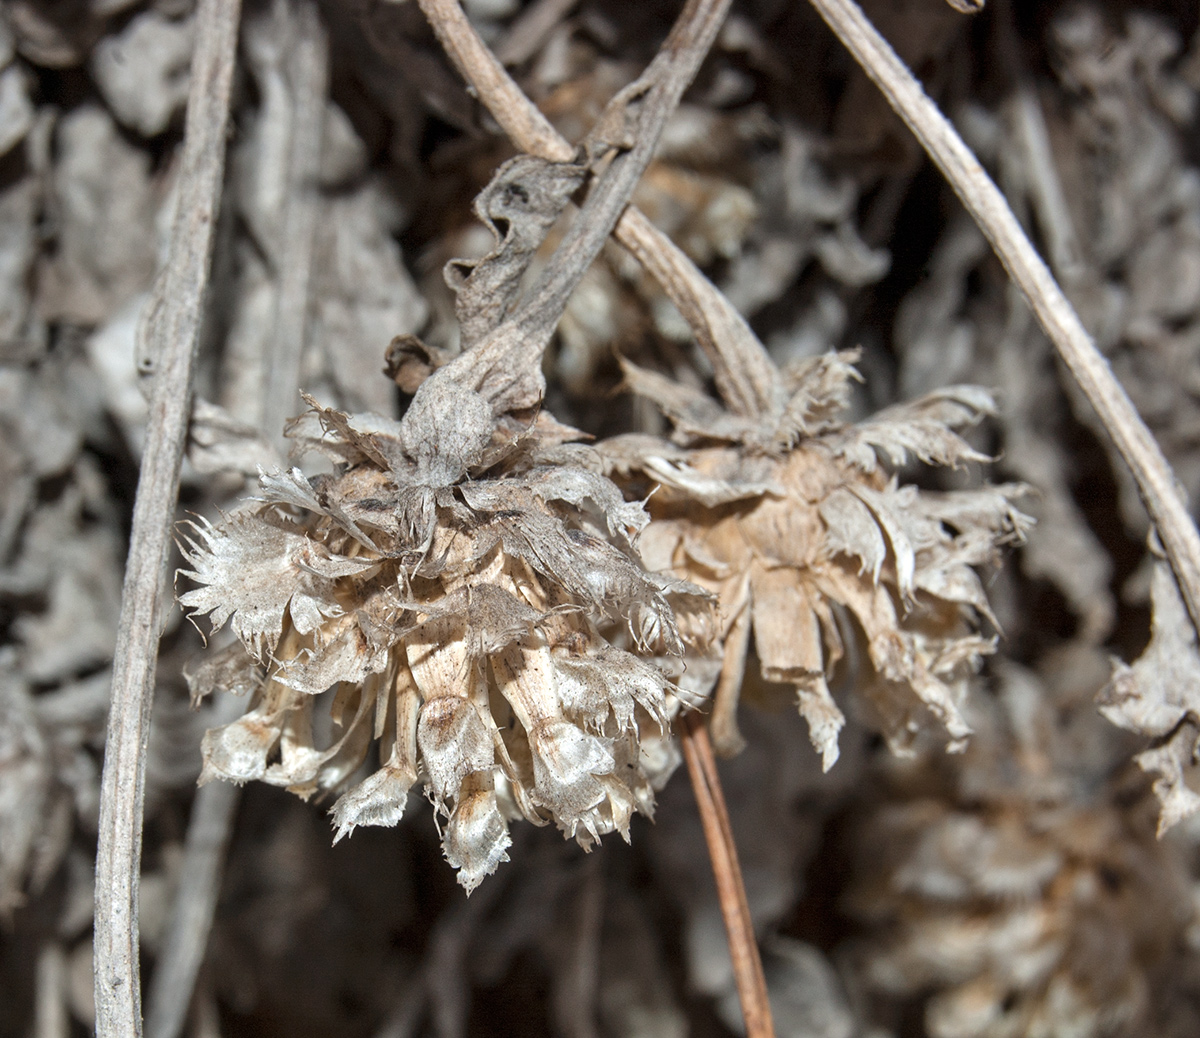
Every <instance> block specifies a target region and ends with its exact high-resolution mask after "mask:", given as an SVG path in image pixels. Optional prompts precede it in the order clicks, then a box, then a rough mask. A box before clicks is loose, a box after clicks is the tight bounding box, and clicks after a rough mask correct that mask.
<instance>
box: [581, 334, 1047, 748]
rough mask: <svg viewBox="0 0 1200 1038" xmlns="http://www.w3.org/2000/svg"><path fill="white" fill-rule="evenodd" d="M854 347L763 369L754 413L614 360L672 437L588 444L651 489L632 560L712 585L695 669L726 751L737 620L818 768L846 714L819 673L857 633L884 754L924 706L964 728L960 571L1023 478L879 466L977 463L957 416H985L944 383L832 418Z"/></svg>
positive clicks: (972, 639)
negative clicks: (950, 483) (936, 478)
mask: <svg viewBox="0 0 1200 1038" xmlns="http://www.w3.org/2000/svg"><path fill="white" fill-rule="evenodd" d="M763 359H764V360H765V354H764V355H763ZM854 359H855V356H854V355H853V354H849V353H846V354H828V355H826V356H823V357H817V358H812V359H809V360H805V361H801V362H799V363H797V364H794V365H792V366H789V367H788V368H787V369H785V370H784V371H782V372H779V373H778V380H777V383H776V385H775V387H774V388H775V393H774V397H775V400H776V401H777V403H776V404H775V406H774V407H773V408H768V409H765V411H764V412H763V413H758V414H733V413H730V412H727V411H726V410H724V409H723V408H722V407H720V406H719V405H718V404H717V403H716V402H714V401H713V400H712V399H711V398H709V397H708V396H706V395H705V394H704V393H702V392H700V391H698V390H695V389H690V388H687V387H684V386H682V385H679V384H677V383H674V382H672V381H671V380H669V379H667V378H665V377H663V376H661V375H657V374H654V373H651V372H647V371H642V370H640V369H638V368H636V367H634V366H633V365H630V364H626V365H625V373H626V380H627V383H628V385H629V386H630V387H631V388H632V389H633V390H634V391H635V392H637V393H640V394H642V395H644V396H647V397H649V398H651V399H653V400H654V401H655V402H657V403H658V404H659V406H660V407H661V408H662V410H663V411H664V412H665V413H666V414H667V416H668V417H669V418H670V419H671V421H672V422H673V423H674V425H675V429H676V438H677V439H678V440H680V441H681V442H682V443H683V444H685V445H686V447H687V450H686V453H684V452H682V451H681V450H680V449H679V448H678V447H674V446H671V445H668V444H660V443H657V442H656V441H654V440H652V439H649V438H646V437H639V438H636V439H631V438H618V439H617V440H615V441H612V442H610V443H609V444H605V445H602V446H601V450H602V451H603V452H604V453H605V456H606V458H607V459H608V460H609V463H610V464H611V465H612V467H613V469H614V470H617V471H622V472H626V473H628V472H631V471H633V470H635V469H636V470H640V472H641V473H642V474H643V475H644V477H646V478H647V479H649V480H652V481H654V482H657V483H658V484H660V486H661V487H662V489H661V490H660V492H659V493H657V494H656V495H655V496H654V497H653V498H652V499H651V502H650V509H651V514H652V516H653V518H654V523H653V525H652V527H651V529H650V531H649V532H648V534H647V536H646V537H644V538H643V540H642V553H643V557H644V558H645V560H646V564H647V566H648V567H649V568H650V569H652V570H659V571H662V572H673V573H675V574H677V575H678V576H680V577H685V578H686V579H688V580H689V581H693V582H695V583H696V584H699V585H701V586H703V587H706V588H708V589H709V590H711V591H712V592H714V593H716V594H717V596H718V598H719V601H720V607H721V621H720V629H719V637H718V638H717V640H716V643H715V647H716V648H717V650H718V651H719V653H721V655H720V658H719V660H718V661H714V662H715V663H716V666H715V667H714V666H711V665H710V666H709V667H708V673H709V674H710V675H712V676H713V677H712V680H713V681H715V684H716V703H715V706H714V712H713V719H712V728H713V738H714V741H715V742H716V744H717V746H718V749H720V750H721V751H722V752H724V753H726V754H729V753H735V752H737V751H738V750H739V749H740V748H741V746H742V739H741V736H740V735H739V733H738V730H737V726H736V720H735V711H736V706H737V700H738V694H739V691H738V690H739V688H740V685H741V681H742V675H743V672H744V670H745V666H746V660H747V658H748V655H749V647H750V639H751V634H752V633H753V637H754V645H755V648H756V650H757V655H758V658H759V661H760V663H761V667H762V674H763V677H764V678H766V679H767V680H769V681H774V682H785V683H788V684H791V685H793V686H794V687H795V689H796V693H797V696H798V698H799V705H800V711H801V713H802V714H803V715H804V716H805V718H806V719H807V720H808V723H809V728H810V733H811V737H812V741H813V745H814V746H815V747H816V748H817V750H818V751H819V752H820V754H821V758H822V762H823V764H824V767H825V768H826V769H828V768H829V767H831V766H832V765H833V763H834V762H835V761H836V760H837V756H838V732H839V731H840V730H841V728H842V726H843V724H844V723H845V718H844V716H843V714H842V711H841V709H840V708H839V707H838V706H837V704H836V703H835V702H834V699H833V696H832V695H831V694H830V689H829V680H830V678H831V677H832V674H833V670H834V668H835V666H836V665H837V664H838V662H839V661H840V660H842V659H843V658H844V657H846V656H847V654H848V653H852V652H853V650H854V646H855V645H856V644H859V643H861V645H862V647H863V648H864V650H865V652H864V653H863V655H864V656H865V658H864V659H863V660H862V663H861V672H860V673H859V675H858V677H857V681H856V688H857V695H856V698H857V701H858V703H859V705H860V706H861V707H862V708H863V710H864V712H865V713H866V715H867V718H868V720H869V721H870V722H871V723H872V724H874V725H875V726H876V727H878V728H879V729H880V730H881V731H882V732H883V733H884V734H885V736H886V737H887V739H888V741H889V744H890V745H891V746H892V748H893V749H894V750H896V751H903V750H905V749H907V748H908V747H909V746H910V745H911V743H912V742H913V740H914V738H915V737H916V736H917V735H918V733H919V732H921V731H922V730H923V729H924V728H926V727H928V722H929V720H930V719H931V718H932V719H935V720H936V721H937V722H938V723H940V725H941V726H942V728H944V730H945V732H946V734H947V735H948V736H949V738H950V740H951V741H952V743H957V742H959V741H960V740H962V739H963V738H964V737H965V736H966V735H967V734H968V733H969V731H970V729H969V727H968V725H967V723H966V722H965V720H964V719H963V716H962V712H961V704H962V699H963V696H964V694H965V690H966V678H967V676H968V675H969V673H970V672H971V671H972V669H973V667H974V666H975V664H976V662H977V661H978V659H979V657H980V656H981V655H982V654H984V653H987V652H989V651H991V648H992V641H991V639H989V638H986V637H982V636H980V635H979V634H978V633H977V623H976V621H977V619H978V618H980V617H985V618H988V619H989V620H992V617H991V612H990V609H989V607H988V602H987V597H986V595H985V593H984V590H983V585H982V584H981V582H980V579H979V576H978V575H977V573H976V568H977V567H979V566H984V565H988V564H990V563H992V562H994V561H995V560H996V558H997V552H998V548H999V546H1000V545H1002V544H1004V543H1006V542H1011V541H1015V540H1019V539H1020V538H1021V537H1022V535H1023V532H1024V530H1025V529H1026V527H1027V525H1028V520H1027V518H1026V517H1025V516H1024V515H1022V514H1021V513H1020V512H1019V511H1018V510H1017V509H1016V508H1015V507H1014V505H1013V499H1014V498H1015V497H1017V496H1018V495H1020V494H1021V493H1022V492H1023V490H1024V488H1023V487H1021V486H1018V485H1006V486H995V487H984V488H980V489H978V490H966V491H955V492H949V493H931V492H923V491H920V490H918V489H917V488H916V487H914V486H903V485H901V484H900V483H899V482H898V480H897V479H896V477H895V476H889V475H888V474H887V473H886V472H885V471H884V470H883V468H882V466H881V464H880V461H879V457H880V456H882V457H884V458H886V459H887V460H889V461H890V462H891V463H893V464H895V465H901V464H904V463H905V462H906V461H909V460H910V459H915V460H920V461H922V462H924V463H926V464H932V465H949V466H955V465H959V464H960V463H962V462H965V461H979V460H983V456H982V455H981V454H979V453H978V452H977V451H975V450H974V449H973V448H972V447H971V446H970V445H969V444H968V443H967V441H966V440H964V439H963V438H962V436H961V435H960V433H959V430H961V429H963V428H964V427H967V426H970V425H972V424H974V423H975V422H977V421H979V420H980V419H981V418H982V417H983V416H985V415H988V414H991V413H992V410H993V404H992V399H991V397H990V395H989V394H988V393H987V392H986V391H984V390H982V389H979V388H976V387H972V386H957V387H950V388H946V389H943V390H939V391H938V392H936V393H932V394H930V395H928V396H926V397H924V398H922V399H920V400H916V401H913V402H912V403H908V404H901V405H897V406H895V407H891V408H888V409H887V410H885V411H882V412H880V413H879V414H877V415H876V416H875V417H874V418H873V419H871V420H869V421H866V422H862V423H860V424H858V425H845V424H844V423H842V422H841V421H839V420H838V418H837V415H838V413H839V412H840V411H841V410H842V409H843V408H844V407H845V406H846V402H847V397H848V394H849V386H850V382H851V380H852V379H853V378H855V377H856V372H855V370H854V368H853V367H852V362H853V360H854ZM767 363H770V362H769V361H767ZM741 372H742V369H740V368H739V367H738V364H737V361H736V357H731V358H728V367H727V369H726V372H725V379H724V381H725V384H726V385H730V386H733V387H734V388H737V387H738V385H739V381H738V380H739V378H743V377H744V376H742V373H741ZM765 395H767V394H763V393H761V392H760V393H759V394H758V396H759V398H760V399H761V398H763V396H765ZM742 397H743V399H749V398H752V397H751V396H750V394H749V393H748V392H747V393H743V394H742ZM721 441H724V442H721ZM992 622H993V624H994V620H992ZM708 658H709V660H712V656H711V652H710V653H708ZM694 670H695V671H696V672H697V673H703V671H704V669H703V668H702V667H700V666H697V667H696V668H694ZM718 672H719V674H718ZM702 691H707V688H704V689H702Z"/></svg>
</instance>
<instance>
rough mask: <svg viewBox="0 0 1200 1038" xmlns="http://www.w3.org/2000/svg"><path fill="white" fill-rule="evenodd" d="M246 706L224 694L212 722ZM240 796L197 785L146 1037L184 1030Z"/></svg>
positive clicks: (223, 785)
mask: <svg viewBox="0 0 1200 1038" xmlns="http://www.w3.org/2000/svg"><path fill="white" fill-rule="evenodd" d="M245 709H246V703H245V701H243V700H240V699H235V698H233V697H232V696H225V697H223V698H222V700H221V701H220V702H219V703H218V704H217V705H216V707H215V709H214V716H213V718H212V723H213V724H214V725H217V724H225V723H227V722H229V721H233V720H235V719H236V718H237V717H239V716H241V714H242V713H244V712H245ZM241 799H242V787H241V786H235V785H234V784H233V783H232V782H209V783H207V784H206V785H203V786H201V787H200V789H199V790H197V791H196V799H195V800H194V801H193V802H192V812H191V816H190V817H189V818H188V831H187V840H186V842H185V844H184V853H183V867H182V868H181V869H180V871H179V887H178V889H177V890H176V893H175V901H174V904H173V905H172V906H171V916H170V918H169V920H168V923H167V930H166V939H165V941H164V943H163V947H162V950H161V952H160V953H159V956H158V961H157V963H156V964H155V970H154V979H153V980H152V981H151V983H150V993H149V996H148V998H147V999H146V1034H147V1035H148V1036H149V1038H179V1035H181V1034H182V1033H183V1028H184V1024H185V1023H186V1022H187V1018H188V1010H189V1009H190V1007H191V1005H192V994H193V991H194V990H195V988H196V978H197V976H198V975H199V973H200V967H201V966H202V965H203V963H204V954H205V952H206V951H207V950H208V935H209V932H210V931H211V930H212V923H213V916H214V915H215V913H216V908H217V899H218V898H219V896H220V893H221V880H222V877H223V876H224V873H225V854H226V850H227V849H228V847H229V838H230V834H231V832H232V830H233V821H234V818H235V817H236V815H237V809H238V804H240V803H241Z"/></svg>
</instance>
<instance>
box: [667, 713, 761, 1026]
mask: <svg viewBox="0 0 1200 1038" xmlns="http://www.w3.org/2000/svg"><path fill="white" fill-rule="evenodd" d="M680 742H681V743H682V744H683V758H684V760H685V761H687V769H688V777H689V778H690V779H691V780H692V790H693V792H694V793H695V795H696V806H697V807H698V808H699V811H700V822H701V824H702V825H703V826H704V839H705V842H706V843H707V844H708V854H709V858H710V859H711V860H712V867H713V876H714V878H715V879H716V881H717V897H718V899H719V900H720V903H721V916H722V917H723V918H724V920H725V932H726V934H727V935H728V937H729V955H730V958H731V959H732V960H733V977H734V981H735V983H736V984H737V992H738V998H739V999H740V1000H741V1003H742V1016H743V1018H744V1019H745V1021H746V1036H747V1038H774V1035H775V1024H774V1022H773V1021H772V1019H771V1002H770V999H769V998H768V996H767V982H766V978H765V977H764V976H763V968H762V960H761V959H760V958H759V955H758V942H757V941H756V940H755V937H754V923H753V920H751V918H750V906H749V904H748V903H747V901H746V886H745V884H744V883H743V882H742V869H741V866H740V865H739V864H738V857H737V847H736V845H735V844H734V842H733V829H732V827H731V826H730V824H729V811H728V810H727V809H726V807H725V794H724V793H723V792H722V791H721V777H720V775H719V774H718V773H717V760H716V757H714V756H713V750H712V743H711V742H709V739H708V728H707V727H706V726H705V724H704V721H703V719H702V718H701V717H700V716H699V715H698V714H688V715H686V716H684V717H683V719H682V724H681V733H680Z"/></svg>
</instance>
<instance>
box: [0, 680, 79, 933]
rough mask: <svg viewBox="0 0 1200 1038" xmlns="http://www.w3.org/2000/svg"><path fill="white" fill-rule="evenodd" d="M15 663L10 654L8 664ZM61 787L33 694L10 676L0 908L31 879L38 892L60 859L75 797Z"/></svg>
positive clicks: (0, 778)
mask: <svg viewBox="0 0 1200 1038" xmlns="http://www.w3.org/2000/svg"><path fill="white" fill-rule="evenodd" d="M13 663H14V661H13V660H12V659H11V658H10V659H8V660H6V661H5V664H6V666H5V670H6V671H8V670H9V668H11V667H12V665H13ZM62 793H63V790H62V789H61V788H59V787H58V784H57V781H56V777H55V767H54V760H53V758H52V756H51V749H50V747H49V746H48V745H47V739H46V737H45V734H44V733H43V732H42V731H41V729H40V727H39V725H38V724H37V716H36V713H35V710H34V705H33V699H32V697H31V696H30V694H29V692H28V690H27V689H25V688H23V687H22V686H21V685H20V684H19V683H18V682H16V681H15V680H13V679H12V678H10V677H7V676H6V677H5V679H4V680H3V683H0V912H2V913H4V914H8V913H10V912H11V911H12V909H13V908H14V907H15V906H16V905H18V904H20V903H21V901H22V895H23V892H24V889H25V885H26V882H27V881H28V883H29V885H30V886H31V887H32V889H33V891H34V892H35V893H36V891H37V889H38V888H39V887H40V886H41V885H42V884H44V883H45V882H46V880H47V879H48V878H49V876H50V874H51V873H52V872H53V869H54V866H56V865H57V864H58V859H59V857H60V856H61V854H62V852H63V850H64V845H65V842H66V839H67V838H68V837H69V836H70V824H71V805H70V800H69V799H67V800H65V801H64V800H63V798H62ZM64 809H65V811H66V816H65V818H64V817H63V810H64Z"/></svg>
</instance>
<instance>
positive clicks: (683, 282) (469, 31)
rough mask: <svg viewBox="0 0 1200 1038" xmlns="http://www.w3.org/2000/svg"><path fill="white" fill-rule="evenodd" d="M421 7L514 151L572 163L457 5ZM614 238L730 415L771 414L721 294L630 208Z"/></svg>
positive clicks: (764, 373) (426, 1) (750, 343)
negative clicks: (708, 367)
mask: <svg viewBox="0 0 1200 1038" xmlns="http://www.w3.org/2000/svg"><path fill="white" fill-rule="evenodd" d="M420 3H421V10H422V11H424V12H425V17H426V18H428V19H429V22H430V24H431V25H432V26H433V28H434V31H435V32H436V33H437V36H438V39H439V40H441V42H442V45H443V46H444V47H445V48H446V52H447V53H448V54H449V55H450V58H451V60H453V62H454V64H455V66H456V67H457V68H458V70H459V72H460V73H461V75H462V76H463V78H464V79H465V80H466V81H467V82H468V83H470V84H471V86H472V87H473V88H474V90H475V92H476V94H477V95H478V96H479V99H480V101H482V102H483V104H484V105H485V106H486V107H487V109H488V111H489V112H491V113H492V116H493V117H494V118H495V120H496V122H497V123H499V124H500V126H501V128H502V129H503V130H504V132H505V133H506V134H507V135H508V137H509V139H510V140H511V141H512V142H513V144H515V145H516V146H517V147H518V148H520V149H521V150H522V151H525V152H528V153H529V154H530V155H536V156H538V157H540V158H544V159H548V160H549V161H551V162H569V161H570V160H571V158H572V157H573V156H574V155H575V148H573V147H572V146H571V145H570V144H569V143H568V142H567V140H566V138H564V137H563V136H562V135H561V134H559V132H558V131H557V130H555V129H554V127H553V126H551V125H550V123H549V121H548V120H547V119H546V117H545V116H544V115H542V113H541V112H540V111H538V109H537V107H536V106H535V105H534V103H533V102H532V101H530V100H529V98H528V97H526V96H525V94H524V93H523V92H522V91H521V88H520V87H518V86H517V84H516V83H515V82H514V81H513V79H512V77H511V76H510V75H509V74H508V72H507V71H506V70H505V69H504V66H503V65H501V64H500V62H499V61H497V60H496V57H495V55H493V54H492V52H491V51H490V50H488V48H487V45H486V44H485V43H484V42H483V40H481V39H480V38H479V34H478V33H476V32H475V29H474V27H473V26H472V25H471V23H470V22H469V21H468V20H467V17H466V15H465V14H463V10H462V7H461V6H460V5H459V0H420ZM615 233H616V238H617V240H618V241H619V242H620V243H621V244H622V245H624V246H625V248H627V249H628V250H629V251H630V252H631V253H632V254H633V255H634V257H635V258H636V259H637V260H638V262H639V263H641V264H642V266H643V267H644V268H645V269H646V271H647V272H648V273H649V274H650V276H651V277H653V278H654V279H655V280H656V281H657V282H658V283H659V284H660V285H661V286H662V289H663V291H664V292H666V294H667V297H668V298H669V299H670V300H671V302H672V303H674V304H675V307H676V309H678V310H679V312H680V314H682V316H683V318H684V320H685V321H687V323H688V325H689V326H690V327H691V329H692V331H693V333H694V334H695V336H696V341H697V342H698V343H699V344H700V347H701V349H703V350H704V352H705V354H706V355H707V356H708V358H709V360H710V361H711V362H712V365H713V369H714V375H715V379H716V382H717V388H718V389H719V390H720V392H721V396H722V398H723V399H724V400H725V402H726V404H727V405H728V406H729V408H730V410H732V411H733V412H734V413H735V414H744V415H754V416H758V415H762V414H765V413H770V411H771V410H772V405H773V404H774V403H775V399H774V390H775V386H776V384H777V377H776V371H775V366H774V364H773V363H772V362H771V359H770V358H769V357H768V356H767V352H766V350H765V349H764V348H763V345H762V343H761V342H759V341H758V338H757V336H755V334H754V332H753V331H752V330H751V329H750V326H749V324H747V323H746V319H745V318H744V317H742V315H741V314H739V313H738V312H737V310H736V309H735V307H734V306H733V304H732V303H730V302H729V300H728V299H727V298H726V297H725V294H724V293H723V292H721V291H720V290H719V289H718V288H717V287H716V286H715V285H714V284H713V283H712V282H711V281H709V280H708V278H706V277H705V276H704V274H702V273H701V272H700V270H699V268H698V267H697V266H696V265H695V264H694V263H693V262H692V261H691V260H690V259H688V257H687V256H686V255H685V254H684V252H683V251H682V250H681V249H680V248H679V246H677V245H676V244H675V243H674V242H673V241H671V239H670V238H668V237H667V236H666V235H665V234H664V233H663V232H662V231H660V230H659V229H658V228H657V227H655V226H654V225H653V224H652V223H651V222H650V221H649V220H648V219H647V218H646V216H645V215H644V214H643V213H642V212H641V211H640V210H638V209H637V208H635V207H634V206H629V207H628V208H626V210H625V212H624V213H623V214H622V215H621V218H620V220H619V221H618V223H617V226H616V231H615Z"/></svg>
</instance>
